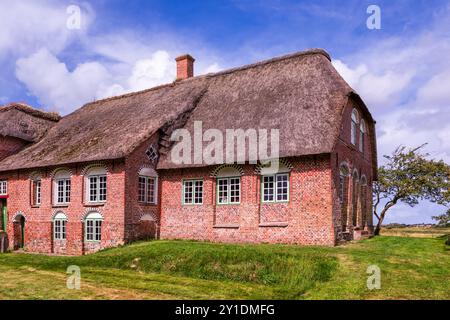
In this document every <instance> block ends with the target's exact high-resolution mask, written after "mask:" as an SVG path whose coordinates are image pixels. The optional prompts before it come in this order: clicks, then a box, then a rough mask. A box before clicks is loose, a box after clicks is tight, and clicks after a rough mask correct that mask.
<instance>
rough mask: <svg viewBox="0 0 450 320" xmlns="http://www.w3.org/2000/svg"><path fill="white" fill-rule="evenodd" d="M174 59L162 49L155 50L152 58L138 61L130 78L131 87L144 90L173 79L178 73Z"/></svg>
mask: <svg viewBox="0 0 450 320" xmlns="http://www.w3.org/2000/svg"><path fill="white" fill-rule="evenodd" d="M172 61H173V60H172V59H170V55H169V53H168V52H167V51H162V50H159V51H157V52H155V53H154V54H153V55H152V56H151V58H150V59H143V60H138V61H136V63H135V64H134V67H133V70H132V74H131V76H130V78H129V79H128V85H129V89H130V90H132V91H136V90H143V89H147V88H151V87H154V86H155V85H157V84H160V83H162V82H170V81H173V79H175V76H176V74H175V68H174V65H175V64H174V62H172Z"/></svg>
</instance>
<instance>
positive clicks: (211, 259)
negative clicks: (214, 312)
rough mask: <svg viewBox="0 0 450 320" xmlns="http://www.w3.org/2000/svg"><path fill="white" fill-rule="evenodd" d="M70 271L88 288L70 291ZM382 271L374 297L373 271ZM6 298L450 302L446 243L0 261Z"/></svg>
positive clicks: (149, 251) (157, 250)
mask: <svg viewBox="0 0 450 320" xmlns="http://www.w3.org/2000/svg"><path fill="white" fill-rule="evenodd" d="M69 265H77V266H79V267H80V268H81V277H82V282H81V290H69V289H67V288H66V279H67V275H66V273H65V271H66V269H67V267H68V266H69ZM370 265H377V266H378V267H379V268H380V269H381V289H380V290H372V291H371V290H368V289H367V286H366V281H367V277H368V276H369V275H368V274H366V270H367V267H368V266H370ZM0 283H1V285H0V299H450V247H449V246H445V244H444V240H443V238H408V237H388V236H382V237H377V238H373V239H369V240H365V241H362V242H358V243H352V244H348V245H346V246H340V247H336V248H321V247H300V246H282V245H224V244H211V243H202V242H191V241H154V242H142V243H136V244H133V245H129V246H125V247H122V248H116V249H109V250H105V251H103V252H100V253H97V254H94V255H89V256H82V257H49V256H43V255H31V254H3V255H0Z"/></svg>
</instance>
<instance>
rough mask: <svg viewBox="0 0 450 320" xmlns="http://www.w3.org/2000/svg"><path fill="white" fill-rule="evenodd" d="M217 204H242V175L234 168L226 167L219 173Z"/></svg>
mask: <svg viewBox="0 0 450 320" xmlns="http://www.w3.org/2000/svg"><path fill="white" fill-rule="evenodd" d="M217 203H218V204H239V203H241V173H240V172H239V170H237V169H236V168H233V167H225V168H223V169H221V170H220V171H219V172H218V173H217Z"/></svg>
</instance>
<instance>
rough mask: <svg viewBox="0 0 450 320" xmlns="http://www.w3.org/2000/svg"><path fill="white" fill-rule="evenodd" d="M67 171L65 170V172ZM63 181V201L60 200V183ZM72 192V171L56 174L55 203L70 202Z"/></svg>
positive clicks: (54, 182) (54, 183) (54, 186)
mask: <svg viewBox="0 0 450 320" xmlns="http://www.w3.org/2000/svg"><path fill="white" fill-rule="evenodd" d="M63 173H65V172H63ZM60 183H62V191H61V192H62V195H61V198H62V199H63V201H60V196H59V193H60V190H59V185H60ZM71 193H72V181H71V179H70V173H66V174H61V173H60V174H59V176H58V174H56V175H55V178H54V180H53V203H54V204H56V205H66V204H69V203H70V199H71Z"/></svg>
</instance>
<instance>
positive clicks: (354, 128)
mask: <svg viewBox="0 0 450 320" xmlns="http://www.w3.org/2000/svg"><path fill="white" fill-rule="evenodd" d="M358 123H359V114H358V111H357V110H356V109H353V112H352V126H351V143H352V144H353V145H354V146H356V135H357V133H358Z"/></svg>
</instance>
